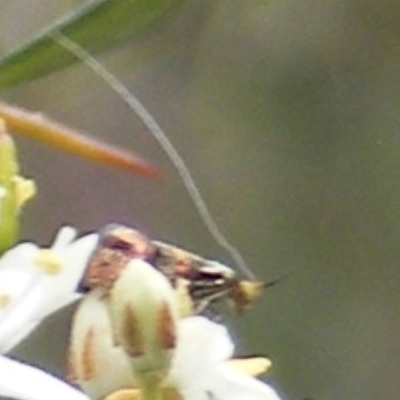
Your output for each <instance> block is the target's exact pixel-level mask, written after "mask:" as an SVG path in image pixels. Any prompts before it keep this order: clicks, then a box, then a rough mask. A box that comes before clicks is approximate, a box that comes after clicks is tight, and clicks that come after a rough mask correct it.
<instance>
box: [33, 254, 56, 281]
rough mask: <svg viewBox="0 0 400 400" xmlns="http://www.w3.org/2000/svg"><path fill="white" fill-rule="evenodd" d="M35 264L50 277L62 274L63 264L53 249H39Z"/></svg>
mask: <svg viewBox="0 0 400 400" xmlns="http://www.w3.org/2000/svg"><path fill="white" fill-rule="evenodd" d="M33 262H34V264H35V266H36V267H38V268H39V269H40V270H41V271H43V272H44V273H46V274H48V275H57V274H59V273H60V272H61V270H62V266H63V262H62V260H61V258H60V257H59V256H58V255H57V254H56V253H55V252H54V251H52V250H51V249H39V250H38V251H37V253H36V254H35V257H34V260H33Z"/></svg>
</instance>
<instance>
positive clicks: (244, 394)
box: [165, 316, 280, 400]
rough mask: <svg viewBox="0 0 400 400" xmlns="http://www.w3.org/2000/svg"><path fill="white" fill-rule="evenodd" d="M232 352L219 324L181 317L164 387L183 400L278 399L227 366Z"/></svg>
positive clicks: (271, 390)
mask: <svg viewBox="0 0 400 400" xmlns="http://www.w3.org/2000/svg"><path fill="white" fill-rule="evenodd" d="M233 351H234V345H233V342H232V340H231V338H230V336H229V333H228V331H227V329H226V328H225V327H224V326H223V325H220V324H217V323H215V322H211V321H210V320H208V319H206V318H204V317H199V316H198V317H189V318H184V319H182V320H181V321H180V323H179V328H178V346H177V348H176V351H175V358H174V360H173V363H172V368H171V372H170V374H169V377H168V378H167V381H166V382H165V385H166V386H170V387H173V388H175V389H176V390H177V391H178V392H179V393H180V394H181V396H182V398H183V399H185V400H279V399H280V398H279V396H278V395H277V393H276V392H275V391H274V390H273V389H272V388H271V387H270V386H269V385H267V384H266V383H264V382H262V381H260V380H258V379H255V378H253V377H252V376H249V375H246V374H245V373H242V372H240V371H238V370H237V369H236V368H234V367H233V366H231V365H230V363H229V360H230V359H231V357H232V356H233Z"/></svg>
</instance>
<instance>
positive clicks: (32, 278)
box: [0, 228, 98, 353]
mask: <svg viewBox="0 0 400 400" xmlns="http://www.w3.org/2000/svg"><path fill="white" fill-rule="evenodd" d="M75 235H76V233H75V230H73V229H72V228H64V229H61V230H60V233H59V235H58V236H57V239H56V241H55V246H54V248H52V250H51V251H52V252H53V253H55V255H56V256H57V257H58V258H59V259H60V263H61V265H60V271H59V272H57V273H54V274H48V273H46V272H45V271H44V270H43V269H41V268H40V266H38V265H37V260H36V259H35V256H36V255H37V254H38V247H37V246H36V245H34V244H31V243H24V244H21V245H18V246H16V247H15V248H13V249H11V250H9V251H8V252H7V253H6V254H5V255H4V256H3V257H2V258H1V259H0V307H1V309H0V353H4V352H6V351H9V350H11V348H12V347H14V346H15V345H17V344H18V343H19V342H20V341H21V340H22V339H24V338H25V337H26V336H27V335H28V334H29V333H30V332H31V331H32V330H33V329H34V328H35V327H36V326H37V325H38V324H39V323H40V322H41V321H42V320H43V319H44V318H45V317H46V316H48V315H49V314H51V313H53V312H55V311H57V310H58V309H60V308H61V307H64V306H66V305H67V304H69V303H71V302H72V301H75V300H76V299H77V298H79V297H80V296H79V295H78V294H77V293H75V289H76V287H77V285H78V282H79V280H80V278H81V276H82V275H83V273H84V270H85V267H86V264H87V261H88V258H89V257H90V255H91V253H92V251H93V249H94V248H95V246H96V243H97V240H98V236H97V235H95V234H93V235H88V236H85V237H83V238H81V239H79V240H77V241H75V242H73V243H72V244H71V240H73V238H74V237H75Z"/></svg>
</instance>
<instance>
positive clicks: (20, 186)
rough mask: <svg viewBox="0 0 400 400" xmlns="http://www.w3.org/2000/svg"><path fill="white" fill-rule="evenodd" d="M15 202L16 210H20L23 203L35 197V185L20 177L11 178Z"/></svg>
mask: <svg viewBox="0 0 400 400" xmlns="http://www.w3.org/2000/svg"><path fill="white" fill-rule="evenodd" d="M13 182H14V187H15V193H16V201H17V206H18V208H21V207H22V206H24V205H25V203H26V202H27V201H28V200H30V199H31V198H32V197H34V196H35V195H36V185H35V182H34V181H33V180H31V179H25V178H23V177H22V176H20V175H16V176H14V177H13Z"/></svg>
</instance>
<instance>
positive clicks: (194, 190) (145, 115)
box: [49, 31, 254, 279]
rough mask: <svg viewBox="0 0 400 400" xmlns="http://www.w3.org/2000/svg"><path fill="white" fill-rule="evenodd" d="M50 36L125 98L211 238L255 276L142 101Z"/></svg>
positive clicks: (76, 48)
mask: <svg viewBox="0 0 400 400" xmlns="http://www.w3.org/2000/svg"><path fill="white" fill-rule="evenodd" d="M49 36H50V37H51V38H52V39H53V40H54V41H55V42H56V43H58V44H59V45H60V46H61V47H63V48H64V49H65V50H67V51H69V52H70V53H71V54H73V55H74V56H75V57H76V58H78V59H79V60H80V61H81V62H83V63H84V64H85V65H86V66H87V67H89V68H90V69H91V70H92V71H93V72H94V73H95V74H96V75H97V76H98V77H99V78H101V79H102V80H103V81H104V82H105V83H106V84H108V85H109V86H110V87H111V89H113V90H114V92H115V93H117V94H118V95H119V96H120V98H121V99H122V100H123V101H125V103H126V104H127V105H128V107H129V108H130V109H131V110H132V111H133V112H135V113H136V115H137V116H138V117H139V118H140V119H141V121H142V123H143V124H144V126H145V127H146V128H147V129H148V130H149V131H150V132H151V134H152V135H153V137H154V138H155V139H156V140H157V142H158V143H159V144H160V146H161V148H162V149H163V150H164V151H165V153H166V154H167V155H168V157H169V159H170V161H171V162H172V164H173V165H174V167H175V169H176V170H177V172H178V174H179V176H180V177H181V179H182V182H183V184H184V186H185V188H186V190H187V192H188V194H189V196H190V198H191V199H192V201H193V203H194V205H195V207H196V209H197V211H198V213H199V215H200V218H201V220H202V221H203V223H204V225H205V226H206V228H207V230H208V231H209V233H210V235H211V237H212V238H213V239H214V240H215V241H216V243H217V244H218V245H219V246H221V248H223V249H225V250H226V251H227V252H228V253H229V254H230V256H231V257H232V260H233V261H234V263H235V264H236V265H237V267H238V268H239V269H240V270H241V271H242V272H243V273H244V274H245V275H246V276H247V277H248V278H250V279H254V275H253V273H252V271H251V270H250V268H249V267H248V266H247V264H246V262H245V260H244V258H243V257H242V255H241V254H240V252H239V251H238V249H237V248H236V247H235V246H233V245H232V244H231V243H230V242H229V241H228V239H227V238H226V237H225V235H224V234H223V233H222V231H221V230H220V228H219V227H218V224H217V223H216V221H215V219H214V218H213V216H212V214H211V212H210V210H209V208H208V206H207V204H206V202H205V200H204V198H203V196H202V195H201V193H200V190H199V188H198V187H197V185H196V183H195V181H194V179H193V177H192V175H191V173H190V171H189V169H188V167H187V166H186V163H185V162H184V160H183V158H182V157H181V156H180V154H179V153H178V151H177V150H176V149H175V147H174V146H173V144H172V142H171V141H170V140H169V138H168V136H167V135H166V134H165V132H164V131H163V130H162V129H161V127H160V126H159V125H158V123H157V121H156V120H155V119H154V117H153V116H152V115H151V113H150V112H149V111H148V110H147V109H146V107H145V106H144V105H143V104H142V102H141V101H140V100H139V99H138V98H137V97H136V96H135V95H134V94H133V93H132V92H131V91H130V90H129V89H128V88H127V87H126V86H125V85H124V84H123V83H122V82H121V81H120V80H119V79H118V78H117V77H116V76H115V75H114V74H112V73H111V72H110V71H109V70H108V69H107V68H106V67H104V66H103V65H102V64H101V63H100V62H99V61H97V60H96V59H95V58H94V57H93V56H92V55H91V54H90V53H88V52H87V51H86V50H85V49H84V48H83V47H81V46H80V45H79V44H78V43H76V42H74V41H73V40H71V39H69V38H68V37H66V36H65V35H63V34H62V33H61V32H59V31H53V32H51V33H50V34H49Z"/></svg>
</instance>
